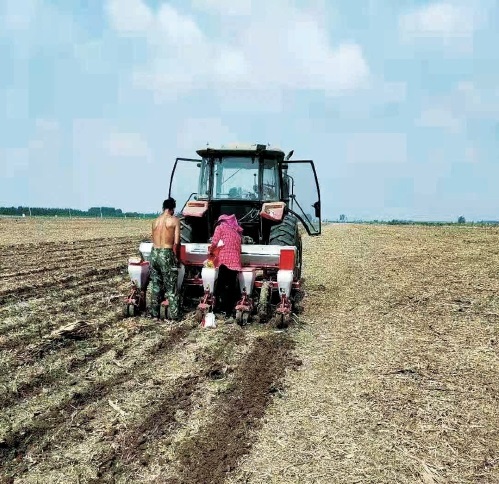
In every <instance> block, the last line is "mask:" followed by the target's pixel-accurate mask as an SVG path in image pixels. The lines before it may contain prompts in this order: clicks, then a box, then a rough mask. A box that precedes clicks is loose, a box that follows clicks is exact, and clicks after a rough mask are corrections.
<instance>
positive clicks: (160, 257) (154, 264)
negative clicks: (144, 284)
mask: <svg viewBox="0 0 499 484" xmlns="http://www.w3.org/2000/svg"><path fill="white" fill-rule="evenodd" d="M177 276H178V267H177V259H176V257H175V254H174V253H173V250H172V249H158V248H156V247H153V248H152V251H151V315H152V316H153V317H154V318H158V317H159V307H160V305H161V302H162V301H163V300H164V299H168V303H169V308H170V310H169V312H170V317H171V318H172V319H178V318H179V316H180V314H179V313H180V308H179V294H178V290H177Z"/></svg>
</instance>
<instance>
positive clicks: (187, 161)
mask: <svg viewBox="0 0 499 484" xmlns="http://www.w3.org/2000/svg"><path fill="white" fill-rule="evenodd" d="M201 165H202V160H199V159H198V160H195V159H191V158H177V159H176V160H175V164H174V165H173V170H172V174H171V177H170V187H169V190H168V196H169V197H173V198H174V199H175V200H177V208H181V207H182V208H183V207H184V206H185V204H186V203H187V202H188V201H189V199H191V198H194V199H195V200H198V199H202V198H203V196H204V197H205V198H208V194H207V193H206V192H207V189H208V180H206V181H205V182H204V178H205V177H204V170H203V169H202V166H201ZM180 211H182V209H181V210H180Z"/></svg>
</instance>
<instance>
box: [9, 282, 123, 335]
mask: <svg viewBox="0 0 499 484" xmlns="http://www.w3.org/2000/svg"><path fill="white" fill-rule="evenodd" d="M111 289H114V291H115V292H114V293H113V294H112V296H114V297H116V291H118V292H120V294H124V292H123V291H124V290H125V289H126V290H128V281H127V282H126V287H125V283H124V281H123V278H121V277H120V276H116V277H114V278H109V277H108V276H107V275H105V274H104V275H103V276H102V277H100V278H99V277H98V278H95V279H93V280H91V281H90V282H85V281H82V284H79V285H75V286H74V287H73V288H71V287H69V288H68V289H61V291H60V292H56V293H52V294H49V295H46V296H44V297H41V298H39V299H31V300H30V301H29V306H28V307H27V308H26V309H25V310H24V311H25V313H27V315H28V317H26V315H25V314H24V315H23V316H22V319H16V316H17V315H19V313H20V312H21V311H20V310H19V308H17V307H9V306H5V307H3V308H1V309H0V315H2V316H3V317H4V318H5V319H4V322H3V324H1V323H0V324H1V325H0V336H1V335H3V334H6V333H8V332H10V331H12V330H15V329H17V330H20V329H21V328H26V329H27V328H29V327H30V326H31V325H32V324H33V322H34V321H33V318H32V317H31V316H32V315H37V314H46V312H47V308H48V307H51V313H60V312H71V310H72V308H73V307H74V306H79V305H81V303H82V301H84V300H85V299H86V297H87V296H88V297H94V296H95V295H96V294H99V293H102V298H101V299H105V296H104V294H107V293H109V292H110V291H111ZM125 292H126V291H125ZM67 298H68V299H67ZM61 301H64V302H61ZM73 312H75V311H73ZM7 318H8V319H7ZM12 319H13V321H10V320H12ZM7 321H8V322H7Z"/></svg>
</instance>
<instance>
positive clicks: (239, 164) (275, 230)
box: [139, 143, 321, 326]
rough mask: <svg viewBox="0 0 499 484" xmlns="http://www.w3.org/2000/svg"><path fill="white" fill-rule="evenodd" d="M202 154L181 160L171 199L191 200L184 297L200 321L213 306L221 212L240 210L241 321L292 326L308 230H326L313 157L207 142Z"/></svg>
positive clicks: (185, 230)
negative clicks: (211, 255) (212, 263)
mask: <svg viewBox="0 0 499 484" xmlns="http://www.w3.org/2000/svg"><path fill="white" fill-rule="evenodd" d="M196 153H197V154H198V155H199V157H200V158H198V159H190V158H177V159H176V161H175V165H174V167H173V170H172V174H171V179H170V186H169V196H172V197H173V198H176V199H177V200H185V203H184V205H183V206H182V209H181V210H180V213H178V216H179V217H180V219H181V252H180V253H181V256H180V262H181V267H180V269H179V287H180V288H181V293H182V295H183V300H184V301H186V300H188V299H190V300H194V301H196V302H197V308H196V319H197V320H198V321H202V320H203V318H204V316H205V314H206V313H207V312H209V311H211V310H212V309H213V306H214V303H215V294H216V278H217V269H215V268H210V267H206V260H207V257H208V246H209V243H210V241H211V237H212V235H213V232H214V228H215V223H216V221H217V219H218V217H219V216H220V215H222V214H234V215H235V216H236V218H237V220H238V222H239V224H240V225H241V227H242V228H243V240H242V248H241V258H242V265H243V270H242V271H241V272H240V273H239V285H240V290H241V299H240V300H239V301H238V303H237V305H236V307H235V308H234V312H235V317H236V322H237V323H238V324H241V325H244V324H247V323H248V322H249V321H250V320H251V319H255V320H259V321H261V322H264V321H268V320H270V319H272V320H274V321H275V322H276V324H277V326H286V325H287V324H288V323H289V320H290V317H291V314H292V312H297V311H298V308H299V306H300V303H301V298H302V296H303V291H302V286H301V274H302V267H303V260H302V231H303V229H305V231H306V232H307V233H308V235H310V236H316V235H319V234H320V233H321V204H320V189H319V183H318V179H317V173H316V170H315V166H314V163H313V161H311V160H291V159H290V158H291V157H292V155H293V151H290V152H289V153H288V154H287V155H286V154H285V152H284V151H282V150H281V149H279V148H277V147H273V146H270V145H264V144H240V143H236V144H229V145H225V146H221V147H217V148H214V147H210V146H207V147H206V148H203V149H199V150H197V151H196ZM300 224H301V227H300ZM151 248H152V243H151V242H142V243H141V244H140V247H139V251H140V252H141V255H142V258H143V260H144V261H147V259H148V256H149V253H150V250H151ZM165 316H167V313H165Z"/></svg>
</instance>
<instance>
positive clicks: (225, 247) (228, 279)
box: [208, 215, 243, 317]
mask: <svg viewBox="0 0 499 484" xmlns="http://www.w3.org/2000/svg"><path fill="white" fill-rule="evenodd" d="M242 234H243V229H242V227H241V226H240V225H239V224H238V222H237V218H236V216H235V215H220V217H218V220H217V225H216V228H215V232H214V234H213V238H212V240H211V244H210V246H209V248H208V252H209V254H210V255H211V256H214V257H215V267H218V281H217V288H216V294H215V296H216V299H217V303H216V311H217V312H222V313H225V314H226V316H227V317H231V316H232V313H233V311H234V306H235V305H236V303H237V300H238V299H239V283H238V280H237V274H238V272H239V271H240V270H241V269H242V267H241V243H242Z"/></svg>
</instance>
